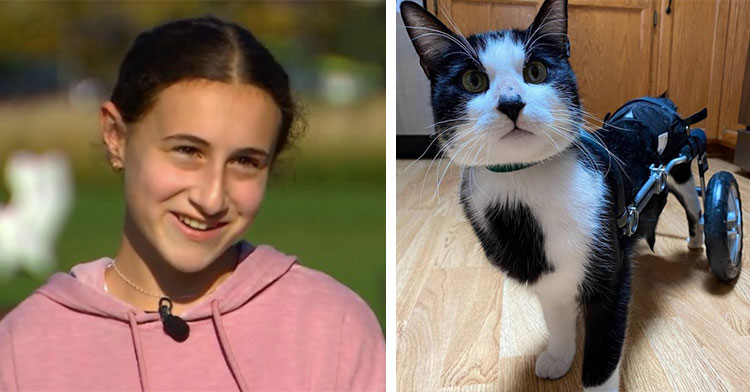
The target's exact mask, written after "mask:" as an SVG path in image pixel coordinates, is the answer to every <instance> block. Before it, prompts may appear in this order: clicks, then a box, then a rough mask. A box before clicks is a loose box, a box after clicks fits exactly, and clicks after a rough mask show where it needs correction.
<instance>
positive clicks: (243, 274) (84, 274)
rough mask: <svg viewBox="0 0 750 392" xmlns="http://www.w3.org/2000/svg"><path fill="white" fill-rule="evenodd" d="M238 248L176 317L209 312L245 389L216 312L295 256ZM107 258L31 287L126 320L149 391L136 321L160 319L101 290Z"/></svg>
mask: <svg viewBox="0 0 750 392" xmlns="http://www.w3.org/2000/svg"><path fill="white" fill-rule="evenodd" d="M239 249H240V252H239V262H238V264H237V267H236V268H235V270H234V272H233V273H232V275H231V276H230V277H229V278H227V280H225V281H224V282H223V283H222V284H221V285H220V286H219V287H218V288H217V289H216V291H214V292H213V293H211V294H209V295H207V296H205V297H204V298H203V299H201V301H200V302H198V303H197V304H196V305H194V306H193V307H191V308H189V309H188V310H187V311H185V312H184V313H183V314H181V315H179V317H180V318H182V319H183V320H185V321H187V322H190V321H197V320H200V319H204V318H211V320H212V323H213V325H214V332H215V333H216V338H217V340H218V342H219V346H220V347H221V351H222V353H223V357H224V360H225V361H226V364H227V367H228V368H229V371H230V372H231V374H232V377H233V378H234V381H235V383H236V385H237V387H238V389H239V390H240V391H247V390H248V387H247V382H246V381H245V377H244V376H243V374H242V371H241V368H240V366H239V365H238V363H237V360H236V358H235V355H234V353H233V350H232V347H231V342H230V341H229V338H228V336H227V333H226V331H225V328H224V324H223V322H222V315H224V314H226V313H229V312H232V311H233V310H236V309H238V308H240V307H241V306H242V305H244V304H245V303H247V302H248V301H249V300H250V299H252V298H253V296H255V294H257V293H259V292H260V291H262V290H263V289H265V288H266V287H268V286H269V285H271V284H273V283H274V282H276V281H277V280H278V279H279V278H281V277H282V276H284V275H285V274H286V273H287V272H288V271H289V270H290V269H291V267H292V266H293V265H294V264H295V262H296V259H295V258H294V257H291V256H287V255H284V254H282V253H280V252H278V251H276V250H275V249H273V248H271V247H269V246H263V245H262V246H259V247H254V246H252V245H251V244H250V243H248V242H244V241H242V242H240V243H239ZM110 263H112V259H111V258H108V257H104V258H100V259H98V260H94V261H92V262H89V263H84V264H79V265H77V266H75V267H73V269H72V270H71V271H70V273H68V274H64V273H57V274H54V275H53V276H52V277H51V278H50V280H49V282H48V284H46V285H45V286H43V287H42V288H40V289H39V290H37V292H38V293H40V294H42V295H44V296H46V297H48V298H49V299H51V300H52V301H54V302H57V303H59V304H61V305H63V306H65V307H67V308H69V309H73V310H76V311H79V312H83V313H87V314H89V315H93V316H101V317H105V318H109V319H115V320H120V321H122V322H124V323H127V325H128V326H129V328H130V332H131V337H132V342H133V350H134V352H135V358H136V362H137V365H138V377H139V382H140V386H141V390H142V391H149V390H151V389H152V388H151V382H150V380H149V367H148V366H147V362H148V358H146V355H145V351H144V344H143V339H142V337H141V331H140V328H139V326H138V325H139V324H145V323H151V322H155V321H160V316H159V313H146V312H144V311H143V310H140V309H135V308H133V307H132V306H130V305H128V304H126V303H124V302H122V301H120V300H118V299H116V298H115V297H113V296H112V295H110V294H109V293H107V292H106V291H105V290H104V271H105V270H106V269H107V266H108V265H109V264H110ZM165 328H166V327H165ZM165 332H166V329H165Z"/></svg>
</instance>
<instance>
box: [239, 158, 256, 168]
mask: <svg viewBox="0 0 750 392" xmlns="http://www.w3.org/2000/svg"><path fill="white" fill-rule="evenodd" d="M237 163H239V164H240V166H242V167H246V168H252V169H257V168H260V161H259V160H257V159H254V158H250V157H240V158H237Z"/></svg>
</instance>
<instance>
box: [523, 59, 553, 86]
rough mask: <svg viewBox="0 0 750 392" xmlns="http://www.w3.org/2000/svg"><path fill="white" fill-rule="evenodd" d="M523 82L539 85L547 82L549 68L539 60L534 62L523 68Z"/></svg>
mask: <svg viewBox="0 0 750 392" xmlns="http://www.w3.org/2000/svg"><path fill="white" fill-rule="evenodd" d="M523 80H525V81H526V83H531V84H539V83H542V82H544V81H545V80H547V66H546V65H544V63H542V62H541V61H539V60H532V61H530V62H529V63H528V64H526V66H525V67H523Z"/></svg>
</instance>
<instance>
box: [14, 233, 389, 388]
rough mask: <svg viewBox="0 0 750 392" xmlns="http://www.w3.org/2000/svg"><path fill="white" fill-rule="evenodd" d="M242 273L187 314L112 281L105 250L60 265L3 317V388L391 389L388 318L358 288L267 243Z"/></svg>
mask: <svg viewBox="0 0 750 392" xmlns="http://www.w3.org/2000/svg"><path fill="white" fill-rule="evenodd" d="M242 249H243V253H242V255H243V257H241V259H242V261H241V262H240V264H239V265H238V266H237V269H236V270H235V272H234V273H233V274H232V275H231V276H230V277H229V278H228V279H227V280H226V281H225V282H224V283H223V284H222V285H221V286H219V288H218V289H217V290H216V291H215V292H214V293H213V294H211V295H209V296H207V297H206V298H205V299H204V300H203V301H202V302H200V303H199V304H198V305H196V306H194V307H192V308H191V309H190V310H188V311H186V312H185V313H183V314H181V315H180V317H182V318H183V319H185V320H186V321H187V322H188V324H189V325H190V336H189V337H188V339H187V340H186V341H184V342H182V343H177V342H176V341H174V340H173V339H172V338H170V337H169V336H167V335H166V334H165V333H164V331H163V329H162V323H161V320H160V319H159V315H158V314H157V313H145V312H143V311H141V310H137V309H134V308H132V307H131V306H129V305H127V304H125V303H124V302H122V301H120V300H118V299H116V298H114V297H112V296H111V295H109V294H108V293H107V292H105V291H104V270H105V269H106V267H107V264H109V263H110V262H111V261H112V260H111V259H110V258H101V259H98V260H95V261H92V262H89V263H84V264H79V265H77V266H75V267H73V269H72V271H71V272H70V274H65V273H57V274H54V275H53V276H52V277H51V278H50V279H49V282H47V284H45V285H44V286H42V287H41V288H39V289H38V290H37V291H36V292H35V293H34V294H32V295H31V296H30V297H29V298H27V299H26V300H25V301H23V302H22V303H21V304H20V305H18V307H16V308H15V309H14V310H13V311H12V312H10V313H9V314H8V315H7V316H6V317H5V318H4V319H3V320H2V321H1V322H0V391H6V390H10V391H17V390H23V391H32V390H33V391H49V390H75V391H87V390H99V391H103V390H179V391H224V390H234V391H236V390H238V389H239V390H241V391H250V390H274V391H277V390H358V391H364V390H368V391H369V390H375V391H382V390H385V347H384V341H383V334H382V332H381V330H380V326H379V324H378V322H377V320H376V318H375V316H374V315H373V313H372V311H371V310H370V308H369V307H368V306H367V304H366V303H365V302H364V301H362V300H361V299H360V298H359V297H358V296H357V295H356V294H354V292H352V291H351V290H349V289H348V288H346V287H345V286H343V285H342V284H340V283H338V282H336V281H335V280H333V279H332V278H330V277H328V276H327V275H324V274H322V273H320V272H317V271H314V270H311V269H308V268H305V267H302V266H300V265H299V264H298V263H297V262H296V260H295V258H294V257H291V256H287V255H284V254H282V253H279V252H278V251H276V250H275V249H273V248H271V247H269V246H263V245H262V246H259V247H257V248H255V249H253V246H252V245H250V244H249V243H247V242H243V243H242Z"/></svg>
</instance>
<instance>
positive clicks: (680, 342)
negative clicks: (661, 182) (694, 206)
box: [396, 159, 750, 392]
mask: <svg viewBox="0 0 750 392" xmlns="http://www.w3.org/2000/svg"><path fill="white" fill-rule="evenodd" d="M709 162H710V163H709V165H710V171H709V173H707V176H706V182H708V178H710V175H711V174H713V173H714V172H716V171H718V170H728V171H730V172H732V173H734V174H735V176H736V177H737V179H738V181H739V184H740V192H741V194H742V196H744V197H745V200H744V201H745V203H746V204H745V206H743V212H744V216H745V217H748V219H750V208H748V206H750V179H749V178H748V173H747V172H741V171H740V170H739V169H738V168H737V167H735V166H733V165H731V164H729V163H727V162H724V161H720V160H715V159H712V160H709ZM410 163H412V161H399V162H398V164H397V168H398V169H397V170H398V174H397V175H398V177H397V192H398V195H397V250H396V252H397V255H396V256H397V267H396V268H397V269H396V274H397V275H396V276H397V290H398V292H397V308H396V322H397V358H396V361H397V389H398V391H412V390H417V391H459V390H461V391H464V390H466V391H538V390H544V391H547V390H549V391H568V390H580V389H582V386H581V383H580V377H581V363H582V355H581V339H580V338H581V336H580V335H581V333H580V331H581V330H580V322H579V339H578V340H579V350H578V353H577V354H576V357H575V360H574V363H573V367H572V368H571V370H570V372H569V373H568V374H567V375H566V376H565V377H563V378H561V379H559V380H555V381H548V380H541V379H538V378H537V377H536V376H535V375H534V361H535V354H536V353H538V352H539V351H541V350H542V349H543V348H544V347H545V344H546V333H547V332H546V327H545V325H544V320H543V316H542V313H541V309H540V307H539V304H538V302H537V300H536V298H535V297H534V296H533V294H530V293H528V292H527V291H526V289H525V288H524V287H521V286H519V285H518V284H516V283H514V282H513V281H511V280H510V279H505V278H504V277H503V275H502V274H501V273H500V271H499V270H497V269H496V268H494V267H493V266H491V265H490V264H489V262H488V261H487V260H486V258H485V256H484V254H483V252H482V250H481V248H480V246H479V244H478V242H477V240H476V238H475V237H474V235H473V233H472V231H471V227H470V226H469V223H468V222H467V221H466V219H465V218H464V217H463V215H462V214H461V211H460V208H459V205H458V201H457V193H458V191H457V185H458V181H459V173H458V171H457V170H451V169H449V170H448V171H447V173H446V175H445V178H444V179H443V181H442V183H441V185H440V187H439V189H438V191H437V193H436V196H435V197H433V194H434V193H435V190H436V182H437V181H436V179H437V178H438V176H439V175H441V174H442V170H443V168H442V167H441V168H440V172H439V173H437V175H436V170H435V169H436V168H435V165H436V164H437V163H435V164H434V165H433V166H432V168H431V169H430V171H427V167H428V165H429V164H430V162H429V161H418V162H416V163H414V164H413V165H412V166H411V167H409V168H408V170H407V166H408V165H409V164H410ZM693 166H694V167H695V164H693ZM696 178H697V177H696ZM745 232H746V233H748V230H746V231H745ZM686 236H687V223H686V222H685V214H684V211H683V210H682V208H681V207H680V205H679V203H678V202H677V200H676V199H674V198H673V197H672V196H670V199H669V203H668V204H667V207H666V209H665V211H664V213H663V214H662V217H661V220H660V223H659V226H658V229H657V240H656V252H655V254H652V253H651V251H650V250H649V249H648V247H647V246H646V245H645V243H644V244H643V246H642V247H640V248H639V251H638V256H636V257H635V260H634V262H635V268H634V277H633V280H634V285H633V287H634V288H633V300H632V305H631V310H630V317H629V327H628V334H627V338H626V345H625V351H624V356H623V362H622V370H621V379H620V385H621V389H622V390H625V391H672V390H674V391H691V392H693V391H724V390H734V391H750V267H748V266H745V270H744V271H743V272H742V274H741V276H740V279H739V281H738V282H737V284H736V286H735V287H734V288H730V287H728V286H726V285H723V284H720V283H718V282H717V281H716V280H715V279H714V278H713V276H712V275H711V274H710V272H709V271H708V266H707V261H706V256H705V251H703V250H701V251H692V252H691V251H688V249H687V245H686V242H685V237H686ZM748 252H750V248H748V241H747V239H745V256H744V259H745V261H746V260H747V258H748V256H747V254H748Z"/></svg>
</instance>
